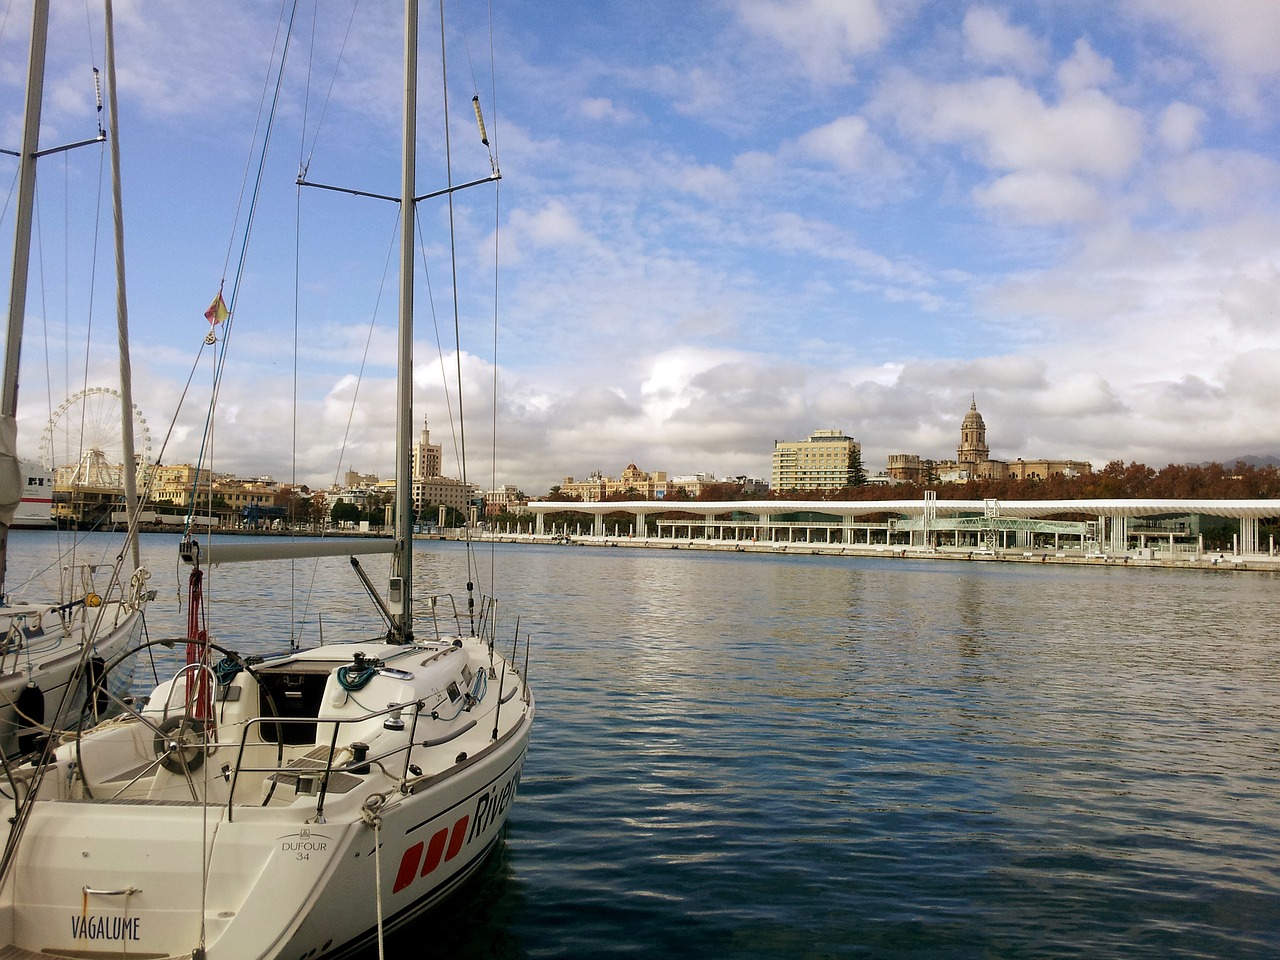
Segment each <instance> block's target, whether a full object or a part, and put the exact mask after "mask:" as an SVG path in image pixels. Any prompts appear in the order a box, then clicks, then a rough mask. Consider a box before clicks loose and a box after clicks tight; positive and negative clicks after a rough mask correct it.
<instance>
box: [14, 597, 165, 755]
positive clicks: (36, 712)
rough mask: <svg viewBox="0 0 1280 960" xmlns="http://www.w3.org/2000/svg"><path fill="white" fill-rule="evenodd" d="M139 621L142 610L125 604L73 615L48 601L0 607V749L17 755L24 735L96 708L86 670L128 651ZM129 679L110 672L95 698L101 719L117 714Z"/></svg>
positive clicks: (61, 725) (67, 723)
mask: <svg viewBox="0 0 1280 960" xmlns="http://www.w3.org/2000/svg"><path fill="white" fill-rule="evenodd" d="M99 612H100V613H101V618H99ZM142 622H143V620H142V608H141V606H140V605H139V604H136V603H132V602H129V601H108V602H107V603H105V604H104V606H103V608H100V609H94V610H80V611H72V612H68V611H67V610H66V609H65V608H64V607H62V606H60V605H58V604H47V603H27V604H17V605H14V606H9V607H0V752H3V753H4V755H5V756H7V757H13V756H17V755H19V754H20V753H23V752H25V751H24V750H23V746H24V744H25V743H26V742H27V740H28V738H30V737H32V736H33V735H36V734H39V733H41V732H43V731H45V730H47V729H54V730H62V729H66V728H67V727H70V726H73V725H74V724H75V723H76V722H77V720H78V718H79V717H80V714H81V711H82V710H83V709H84V708H85V707H86V705H89V706H91V707H92V706H95V705H92V704H88V697H89V686H90V681H91V679H92V672H93V671H94V669H95V668H96V667H98V666H100V665H102V664H104V663H105V662H108V661H110V660H112V659H113V658H115V657H117V656H118V655H120V654H121V653H123V652H124V651H125V650H127V649H129V647H130V646H131V645H132V644H133V643H134V642H135V641H136V640H137V638H138V636H139V634H140V632H141V630H142ZM86 647H88V649H87V650H86ZM82 658H84V659H85V660H86V664H85V665H84V666H82V665H81V660H82ZM131 679H132V678H131V675H130V673H129V672H128V671H123V670H122V671H115V672H114V673H113V674H112V676H111V677H110V680H109V682H108V684H107V685H106V686H105V688H104V689H102V690H101V691H100V693H99V694H98V696H97V699H98V701H99V702H98V703H97V704H96V708H97V710H98V713H99V714H100V715H102V716H107V715H109V714H112V713H115V712H116V710H115V709H113V705H114V704H118V703H119V701H120V698H121V697H123V695H124V694H125V692H126V691H127V690H128V687H129V683H130V681H131ZM73 684H74V686H73ZM69 687H70V689H68V688H69Z"/></svg>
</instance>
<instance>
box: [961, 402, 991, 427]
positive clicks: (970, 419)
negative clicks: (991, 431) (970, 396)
mask: <svg viewBox="0 0 1280 960" xmlns="http://www.w3.org/2000/svg"><path fill="white" fill-rule="evenodd" d="M953 422H954V421H953ZM960 429H961V430H986V429H987V425H986V423H984V422H983V420H982V414H980V413H979V412H978V401H977V399H976V398H975V399H974V400H973V402H972V403H970V404H969V412H968V413H966V414H965V415H964V423H962V424H960Z"/></svg>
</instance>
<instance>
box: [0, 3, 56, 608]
mask: <svg viewBox="0 0 1280 960" xmlns="http://www.w3.org/2000/svg"><path fill="white" fill-rule="evenodd" d="M48 35H49V0H35V2H34V3H33V4H32V15H31V59H30V61H29V64H28V67H27V103H26V109H25V113H24V120H23V127H22V155H21V157H19V159H18V205H17V208H16V216H15V221H16V223H17V227H16V229H15V230H14V240H13V278H12V281H11V282H10V286H9V330H8V335H7V338H6V340H5V349H4V382H3V385H2V389H0V458H2V459H0V471H3V476H0V483H4V484H5V485H6V486H7V485H8V484H9V483H12V482H14V481H16V483H17V487H16V489H15V490H13V491H6V492H10V493H11V494H13V495H14V496H15V502H14V507H15V508H16V507H17V501H18V500H21V499H22V476H21V468H20V467H19V464H18V366H19V364H18V361H19V359H20V354H21V351H22V326H23V323H24V322H25V320H26V308H27V272H28V271H27V267H28V264H29V263H30V260H31V221H32V213H33V210H34V209H35V195H36V153H37V152H38V150H39V148H40V105H41V102H42V101H43V99H44V56H45V45H46V43H47V40H48ZM0 519H2V520H3V522H0V597H3V595H4V574H5V566H6V563H7V560H8V546H9V523H10V522H11V521H12V520H13V515H12V514H10V515H9V516H7V517H3V518H0Z"/></svg>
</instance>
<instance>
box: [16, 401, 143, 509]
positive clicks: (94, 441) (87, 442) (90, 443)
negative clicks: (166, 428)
mask: <svg viewBox="0 0 1280 960" xmlns="http://www.w3.org/2000/svg"><path fill="white" fill-rule="evenodd" d="M122 404H123V400H122V399H121V397H120V391H119V390H112V389H109V388H107V387H89V388H88V389H85V390H81V391H80V392H79V393H77V394H75V395H73V396H70V397H68V398H67V399H66V400H64V401H62V403H61V404H60V405H59V406H58V409H57V410H55V411H54V412H53V416H52V417H50V418H49V423H48V424H47V425H46V426H45V428H44V433H42V434H41V436H40V462H41V464H42V465H43V466H44V467H45V469H47V470H48V471H49V472H50V473H52V474H53V477H54V482H55V483H57V484H59V485H65V486H90V487H109V488H116V489H118V488H120V487H121V486H123V483H124V480H123V476H124V440H123V438H122V434H123V431H124V427H123V422H122V419H121V409H122ZM132 406H133V447H134V460H135V462H136V463H137V465H138V466H139V467H144V466H147V465H149V464H150V463H151V431H150V430H149V429H148V428H147V421H146V419H145V418H144V417H143V416H142V411H141V410H139V409H138V405H137V404H136V403H135V404H133V405H132Z"/></svg>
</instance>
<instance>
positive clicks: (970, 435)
mask: <svg viewBox="0 0 1280 960" xmlns="http://www.w3.org/2000/svg"><path fill="white" fill-rule="evenodd" d="M990 459H991V448H990V447H988V446H987V425H986V423H984V422H983V420H982V414H980V413H979V412H978V400H977V398H976V397H974V398H973V399H972V402H971V403H970V404H969V412H968V413H966V414H965V415H964V423H962V424H960V446H958V447H956V463H957V464H958V465H959V466H960V468H961V469H967V470H968V471H969V474H970V476H977V475H978V466H979V465H980V464H983V463H986V462H987V461H988V460H990Z"/></svg>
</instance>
